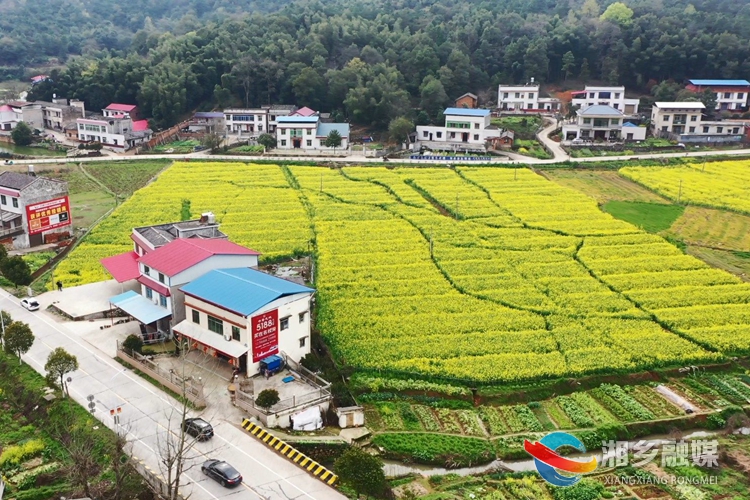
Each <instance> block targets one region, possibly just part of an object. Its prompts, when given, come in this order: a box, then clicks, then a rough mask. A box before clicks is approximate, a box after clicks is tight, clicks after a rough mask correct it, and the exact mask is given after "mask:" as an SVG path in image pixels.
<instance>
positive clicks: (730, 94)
mask: <svg viewBox="0 0 750 500" xmlns="http://www.w3.org/2000/svg"><path fill="white" fill-rule="evenodd" d="M731 98H732V93H731V92H724V99H731Z"/></svg>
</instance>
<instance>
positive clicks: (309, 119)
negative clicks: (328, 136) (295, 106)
mask: <svg viewBox="0 0 750 500" xmlns="http://www.w3.org/2000/svg"><path fill="white" fill-rule="evenodd" d="M318 120H320V117H319V116H292V115H289V116H279V117H278V118H277V119H276V123H318Z"/></svg>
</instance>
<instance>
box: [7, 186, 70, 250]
mask: <svg viewBox="0 0 750 500" xmlns="http://www.w3.org/2000/svg"><path fill="white" fill-rule="evenodd" d="M71 222H72V221H71V217H70V200H69V199H68V183H67V182H64V181H59V180H55V179H49V178H47V177H37V176H34V175H27V174H20V173H16V172H3V173H1V174H0V224H1V226H0V227H1V229H0V242H2V243H3V244H12V246H13V248H15V249H20V248H29V247H35V246H39V245H42V244H45V243H54V242H57V241H59V240H60V239H61V238H65V237H67V236H69V235H70V225H71Z"/></svg>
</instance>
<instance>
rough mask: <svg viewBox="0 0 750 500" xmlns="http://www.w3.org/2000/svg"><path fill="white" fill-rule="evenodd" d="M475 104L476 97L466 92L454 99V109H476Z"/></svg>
mask: <svg viewBox="0 0 750 500" xmlns="http://www.w3.org/2000/svg"><path fill="white" fill-rule="evenodd" d="M477 102H478V98H477V96H475V95H474V94H471V93H468V92H467V93H466V94H464V95H462V96H461V97H459V98H458V99H456V102H455V107H457V108H470V109H476V107H477Z"/></svg>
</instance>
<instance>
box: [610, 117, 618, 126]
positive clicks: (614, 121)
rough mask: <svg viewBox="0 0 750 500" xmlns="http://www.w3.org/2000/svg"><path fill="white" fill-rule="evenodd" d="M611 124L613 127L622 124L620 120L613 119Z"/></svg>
mask: <svg viewBox="0 0 750 500" xmlns="http://www.w3.org/2000/svg"><path fill="white" fill-rule="evenodd" d="M609 122H610V123H611V124H612V125H619V124H620V119H619V118H612V119H611V120H610V121H609Z"/></svg>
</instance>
